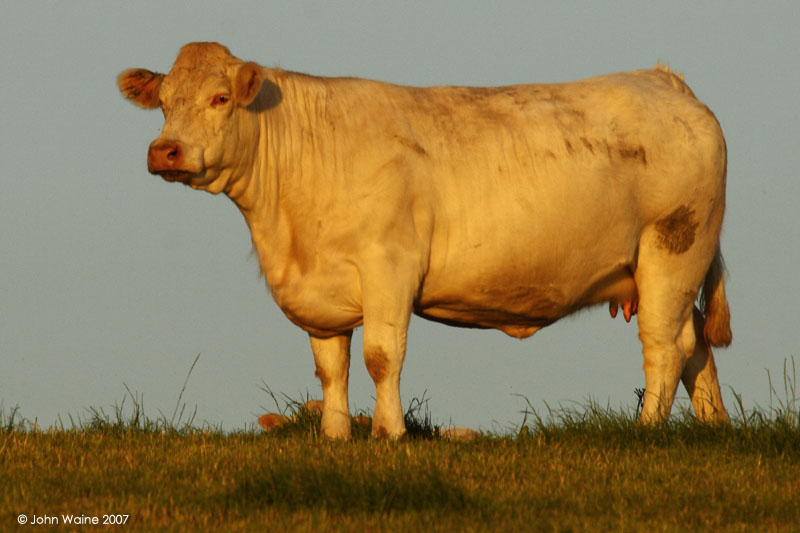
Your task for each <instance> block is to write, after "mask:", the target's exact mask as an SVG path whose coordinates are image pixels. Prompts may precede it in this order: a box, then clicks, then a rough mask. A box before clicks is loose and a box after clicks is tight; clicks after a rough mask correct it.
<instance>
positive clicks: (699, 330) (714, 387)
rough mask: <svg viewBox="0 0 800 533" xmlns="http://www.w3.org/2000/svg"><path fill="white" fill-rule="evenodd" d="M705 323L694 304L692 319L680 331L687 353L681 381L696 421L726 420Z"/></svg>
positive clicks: (717, 421) (712, 421) (713, 421)
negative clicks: (704, 332) (705, 334)
mask: <svg viewBox="0 0 800 533" xmlns="http://www.w3.org/2000/svg"><path fill="white" fill-rule="evenodd" d="M704 325H705V319H704V318H703V314H702V313H701V312H700V310H699V309H698V308H697V307H694V309H693V311H692V317H691V321H690V322H689V323H687V325H686V326H685V327H684V331H683V342H684V347H685V349H686V353H687V354H690V356H689V359H688V360H687V361H686V365H685V366H684V369H683V375H682V376H681V380H682V381H683V386H684V387H686V392H688V393H689V398H691V400H692V405H693V406H694V411H695V414H696V415H697V418H698V420H701V421H703V422H711V423H720V422H727V421H728V415H727V413H726V412H725V406H724V405H723V404H722V393H721V392H720V387H719V380H718V379H717V367H716V365H715V364H714V354H713V353H712V352H711V346H709V344H708V343H707V342H706V340H705V338H704V337H703V326H704Z"/></svg>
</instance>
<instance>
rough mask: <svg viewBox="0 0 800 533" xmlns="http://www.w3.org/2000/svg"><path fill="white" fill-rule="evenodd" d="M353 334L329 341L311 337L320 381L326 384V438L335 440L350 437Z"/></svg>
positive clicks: (323, 426)
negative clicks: (349, 380)
mask: <svg viewBox="0 0 800 533" xmlns="http://www.w3.org/2000/svg"><path fill="white" fill-rule="evenodd" d="M352 333H353V332H352V331H348V332H347V333H345V334H342V335H336V336H333V337H327V338H321V337H314V336H313V335H311V336H310V337H309V338H310V340H311V351H313V352H314V362H315V363H316V365H317V377H318V378H319V380H320V381H321V382H322V399H323V405H322V427H321V429H322V434H323V435H325V436H327V437H331V438H339V439H342V438H343V439H346V438H349V437H350V411H349V407H348V399H347V379H348V377H349V373H350V338H351V336H352Z"/></svg>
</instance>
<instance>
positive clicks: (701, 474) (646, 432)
mask: <svg viewBox="0 0 800 533" xmlns="http://www.w3.org/2000/svg"><path fill="white" fill-rule="evenodd" d="M786 376H787V373H786V371H785V372H784V385H785V386H786V388H785V391H784V395H783V397H784V399H783V400H781V401H776V404H771V405H770V406H769V407H767V408H763V409H757V410H754V411H752V412H745V411H744V409H742V408H741V402H740V404H739V411H738V413H734V416H733V417H732V418H733V421H732V424H731V425H729V426H708V425H703V424H699V423H698V422H697V421H696V420H695V419H694V418H693V417H692V416H691V414H690V413H689V412H688V411H686V410H678V413H677V414H676V415H675V416H673V417H672V418H671V419H670V420H669V421H668V422H666V423H664V424H662V425H660V426H656V427H643V426H641V425H639V424H638V423H636V421H635V415H636V413H635V409H633V410H631V411H630V412H628V411H615V410H612V409H609V408H603V407H600V406H598V405H597V404H594V403H591V402H589V403H588V405H586V406H584V407H580V408H558V409H551V410H548V412H547V413H545V414H539V413H536V412H534V411H533V410H532V409H528V410H527V411H526V414H525V416H524V424H521V425H520V426H519V427H518V428H514V429H513V430H509V431H507V432H505V433H504V434H494V435H489V434H483V435H481V436H479V437H478V438H476V439H475V440H472V441H469V442H450V441H447V440H443V439H441V438H439V436H438V429H439V428H438V427H437V426H436V424H434V423H432V421H431V416H430V413H429V412H428V410H427V402H426V401H425V400H424V397H423V399H421V400H415V401H414V402H413V403H412V405H411V406H410V408H409V412H408V413H407V423H408V426H409V429H410V433H411V436H410V437H409V438H408V439H405V440H402V441H399V442H387V441H375V440H372V439H369V438H367V432H366V430H364V431H361V432H360V433H359V432H357V433H356V434H355V435H354V438H353V439H352V440H351V441H349V442H332V441H329V440H326V439H324V438H322V437H320V436H319V417H318V416H314V415H313V413H309V412H303V410H302V408H301V404H300V402H293V401H291V400H289V399H287V398H284V405H282V406H281V408H282V409H283V410H284V411H286V412H288V413H289V414H293V413H296V414H297V415H298V416H296V419H295V422H294V423H292V424H289V425H287V426H285V427H282V428H281V429H280V430H279V431H275V432H271V433H269V434H266V433H262V432H260V431H255V430H253V431H242V432H233V433H225V432H222V431H220V430H219V429H218V428H213V427H205V428H197V427H195V426H193V425H192V424H191V423H188V421H182V416H183V415H181V416H177V410H176V413H174V414H173V416H172V417H167V416H164V415H162V416H161V417H160V418H157V419H155V420H151V419H149V418H148V417H147V416H145V414H144V412H143V408H142V407H141V402H140V399H137V398H136V396H135V395H134V394H131V393H130V391H128V398H129V399H130V400H131V402H132V405H129V406H128V410H127V411H125V410H124V409H123V408H122V407H123V406H120V408H116V409H114V411H113V412H112V413H104V412H103V411H102V410H96V409H95V410H90V411H89V416H88V417H86V418H84V419H82V420H79V421H77V422H76V421H72V427H70V428H66V427H64V425H63V424H62V425H61V427H60V428H57V429H50V430H47V431H40V430H37V429H34V428H33V427H32V425H31V424H30V423H29V422H27V421H25V420H21V419H19V418H18V416H17V415H16V413H15V412H14V411H13V410H12V411H11V412H10V413H7V414H6V413H5V412H3V413H2V414H0V487H2V488H3V490H2V491H0V530H3V531H5V530H13V529H14V528H15V527H17V526H16V525H15V524H16V521H17V515H18V514H20V513H24V514H26V515H27V516H28V517H31V516H32V515H33V514H34V513H35V514H37V515H39V516H42V515H45V514H46V515H49V516H59V517H60V515H61V514H63V513H72V514H83V515H88V516H98V517H102V515H103V514H108V513H118V514H128V515H130V517H129V520H128V523H127V524H126V525H125V526H109V528H110V529H114V528H118V529H120V530H122V529H123V527H124V530H126V531H133V530H147V531H151V530H164V531H266V530H268V531H296V530H299V531H326V530H344V531H364V530H370V531H382V530H394V531H420V530H433V531H642V530H652V531H798V530H800V504H799V503H798V502H800V410H798V403H797V399H796V395H795V390H794V383H796V381H791V380H789V381H788V382H787V379H786ZM770 387H772V385H771V384H770ZM771 390H773V392H774V389H771ZM776 397H777V393H776ZM276 401H279V403H280V400H279V399H276ZM176 416H177V422H176V420H175V419H176ZM189 420H191V418H189ZM26 527H27V526H26ZM51 527H52V529H53V530H56V531H68V530H70V529H69V528H68V527H65V526H63V525H60V526H51ZM84 527H86V528H87V529H88V528H89V527H96V526H84ZM38 529H41V530H45V526H39V527H38Z"/></svg>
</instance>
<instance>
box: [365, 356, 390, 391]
mask: <svg viewBox="0 0 800 533" xmlns="http://www.w3.org/2000/svg"><path fill="white" fill-rule="evenodd" d="M364 362H365V363H366V365H367V372H369V375H370V376H372V379H373V381H375V383H380V382H381V381H383V380H384V379H386V376H388V375H389V357H388V356H387V355H386V352H384V351H383V348H368V349H367V350H365V351H364Z"/></svg>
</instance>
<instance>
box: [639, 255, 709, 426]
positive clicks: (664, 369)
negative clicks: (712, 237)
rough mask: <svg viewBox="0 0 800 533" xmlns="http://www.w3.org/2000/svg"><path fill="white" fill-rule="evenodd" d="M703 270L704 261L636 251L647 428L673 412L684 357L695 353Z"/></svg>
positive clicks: (643, 416)
mask: <svg viewBox="0 0 800 533" xmlns="http://www.w3.org/2000/svg"><path fill="white" fill-rule="evenodd" d="M645 242H646V241H645ZM693 251H695V252H696V253H699V250H693ZM712 253H713V251H712ZM706 269H707V262H705V261H704V260H703V258H698V257H697V256H694V257H691V256H689V254H687V253H684V254H677V253H674V251H672V252H671V251H669V250H663V249H661V248H660V247H659V246H657V245H650V246H648V245H646V244H644V245H642V246H640V250H639V261H638V266H637V269H636V272H635V274H634V277H635V279H636V287H637V288H638V290H639V309H638V311H639V312H638V317H639V318H638V322H639V339H640V340H641V341H642V353H643V356H644V376H645V390H646V393H645V399H644V406H643V408H642V414H641V420H642V421H643V422H645V423H655V422H659V421H662V420H665V419H666V418H667V417H669V414H670V411H671V410H672V404H673V402H674V400H675V392H676V390H677V387H678V383H679V382H680V380H681V376H682V375H683V374H684V367H685V364H686V360H687V358H688V357H687V354H689V355H691V354H693V353H694V350H695V343H694V338H693V337H694V335H693V333H694V327H693V321H692V309H693V308H694V300H695V298H696V297H697V289H698V287H699V286H700V282H701V280H702V279H703V276H704V275H705V270H706Z"/></svg>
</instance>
